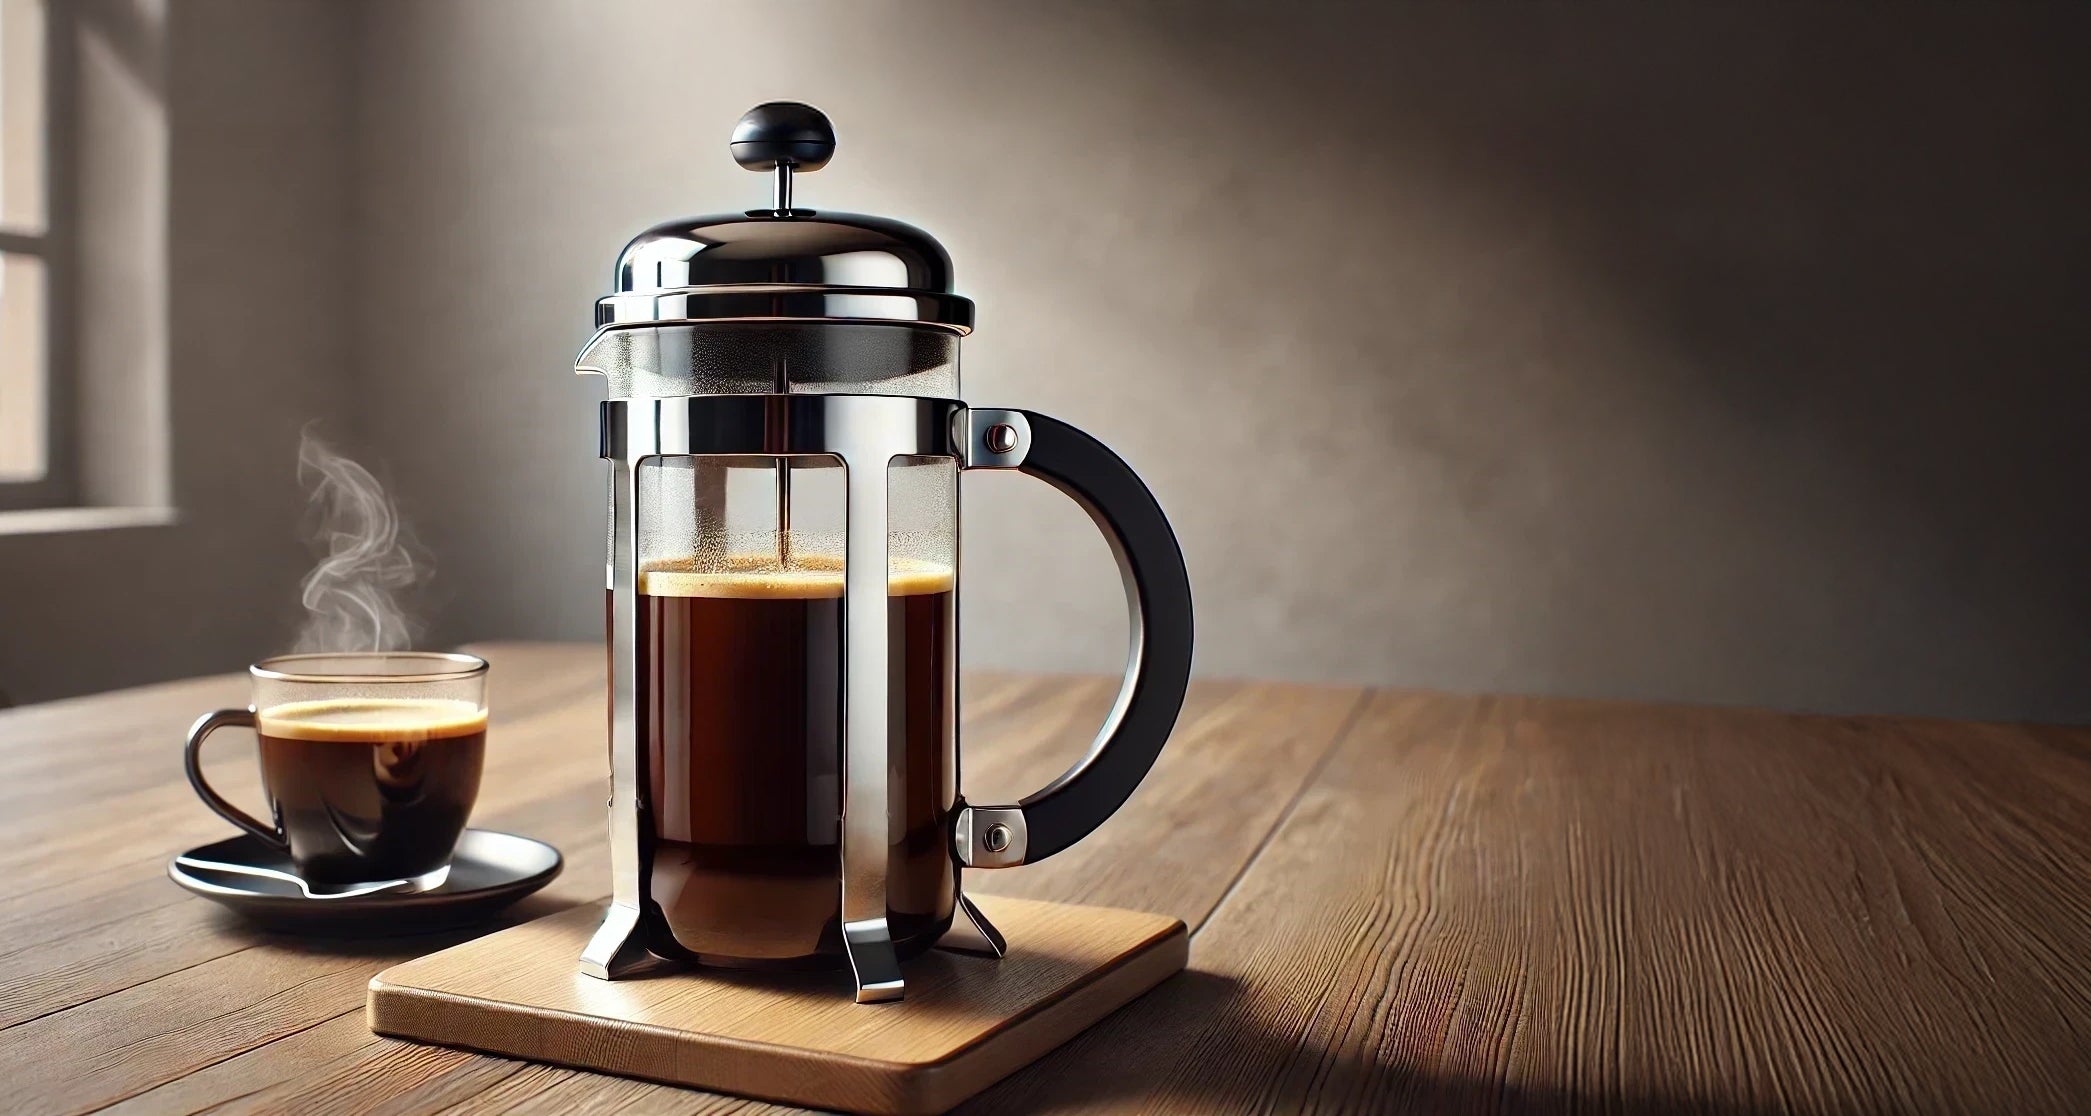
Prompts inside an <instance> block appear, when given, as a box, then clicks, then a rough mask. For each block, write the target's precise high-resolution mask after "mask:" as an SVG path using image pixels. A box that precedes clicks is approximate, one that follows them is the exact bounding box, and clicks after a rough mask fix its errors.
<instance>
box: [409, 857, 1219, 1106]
mask: <svg viewBox="0 0 2091 1116" xmlns="http://www.w3.org/2000/svg"><path fill="white" fill-rule="evenodd" d="M972 898H973V899H974V900H975V902H977V903H978V904H979V905H980V907H981V909H982V910H983V911H985V912H986V913H987V916H988V918H989V919H990V920H991V921H993V922H994V924H995V925H996V926H997V927H999V928H1000V929H1001V931H1002V933H1003V934H1004V936H1005V937H1007V939H1008V941H1009V953H1008V955H1007V956H1006V957H1003V958H1001V959H1000V960H995V959H992V958H985V957H976V956H971V955H967V954H959V953H949V952H944V951H937V950H933V951H931V952H930V953H928V954H925V955H923V956H922V957H919V958H916V959H915V960H913V961H910V962H908V963H907V964H906V966H904V969H905V973H906V976H907V982H908V988H907V998H906V999H905V1000H903V1001H901V1002H899V1003H893V1004H858V1003H856V1002H854V1000H853V999H852V997H851V995H850V987H849V983H848V980H847V977H846V976H845V975H844V974H840V973H809V974H788V975H776V974H754V973H735V972H728V971H724V970H717V969H709V970H697V969H665V970H663V971H662V972H660V973H658V974H656V975H648V976H642V977H638V978H635V979H631V980H623V981H614V982H612V981H601V980H596V979H593V978H590V977H585V976H582V975H581V974H580V973H579V972H578V971H577V970H576V967H575V962H576V959H577V958H579V956H580V953H581V947H582V946H583V945H584V944H586V942H587V940H588V936H589V933H590V932H591V931H593V930H594V929H595V927H596V924H597V922H599V921H600V920H601V918H602V911H603V908H602V905H601V904H590V905H587V906H584V907H579V908H575V909H572V910H568V911H564V912H562V913H560V914H556V915H551V916H548V917H545V918H541V919H538V920H536V921H534V922H528V923H524V924H523V925H520V926H515V927H511V928H509V929H507V930H503V931H501V932H499V933H495V934H489V935H487V936H486V937H483V938H479V939H476V940H474V941H470V942H466V943H464V944H463V945H459V946H453V947H452V948H450V949H446V950H443V951H442V952H440V953H433V954H430V955H428V956H426V957H422V958H418V959H416V960H413V961H408V962H406V963H405V964H402V965H395V966H393V967H392V968H390V969H387V970H385V971H384V972H382V973H379V974H378V975H377V976H376V977H374V978H372V979H371V982H370V996H369V1001H368V1013H369V1019H370V1029H371V1030H373V1031H376V1032H378V1033H379V1034H385V1035H392V1036H395V1037H398V1038H404V1039H412V1040H415V1041H418V1042H429V1043H438V1044H441V1045H444V1046H457V1047H465V1048H468V1049H472V1050H482V1051H486V1052H488V1053H491V1054H502V1055H507V1056H509V1057H514V1058H525V1059H529V1060H531V1061H538V1062H553V1063H557V1064H559V1065H565V1066H574V1067H578V1068H581V1069H590V1070H598V1071H601V1072H604V1073H614V1074H620V1075H624V1076H628V1077H641V1078H647V1079H649V1080H653V1081H665V1082H669V1083H671V1084H678V1085H689V1086H694V1087H696V1088H701V1089H711V1090H715V1091H718V1092H726V1093H737V1094H740V1095H742V1096H750V1097H760V1098H763V1099H766V1100H776V1101H785V1102H789V1103H792V1104H801V1105H808V1106H812V1107H817V1108H836V1109H846V1110H850V1111H859V1112H874V1113H895V1114H908V1113H919V1112H942V1111H944V1110H945V1109H948V1108H950V1107H952V1106H953V1105H956V1104H958V1103H959V1102H960V1101H963V1100H965V1099H966V1098H967V1097H970V1096H972V1095H973V1094H975V1093H977V1092H979V1091H980V1090H982V1089H985V1088H987V1087H988V1086H989V1085H992V1084H994V1083H995V1082H996V1081H999V1080H1001V1079H1002V1078H1003V1077H1005V1076H1007V1075H1008V1074H1009V1073H1011V1072H1012V1071H1014V1070H1017V1069H1019V1068H1021V1067H1023V1066H1024V1065H1026V1064H1028V1063H1030V1062H1031V1061H1033V1060H1034V1059H1036V1058H1038V1057H1039V1056H1040V1055H1042V1054H1044V1053H1046V1052H1047V1051H1049V1050H1051V1049H1053V1048H1054V1047H1055V1046H1058V1045H1060V1044H1061V1043H1063V1042H1065V1041H1067V1040H1068V1039H1070V1038H1072V1037H1074V1036H1075V1035H1077V1034H1079V1033H1081V1031H1082V1030H1083V1029H1084V1028H1086V1027H1088V1026H1089V1025H1090V1024H1091V1023H1094V1022H1096V1021H1097V1020H1099V1019H1101V1018H1103V1017H1104V1016H1106V1015H1108V1014H1110V1013H1111V1012H1112V1011H1114V1010H1116V1009H1117V1008H1119V1007H1121V1006H1123V1005H1124V1004H1126V1003H1128V1002H1130V1001H1131V1000H1133V999H1134V998H1135V997H1137V996H1139V995H1140V994H1141V993H1143V992H1145V991H1147V990H1148V989H1150V988H1152V987H1154V986H1155V985H1157V984H1159V983H1161V982H1162V981H1163V980H1166V979H1168V978H1169V977H1170V976H1171V975H1173V974H1175V973H1176V972H1178V971H1179V970H1181V969H1182V968H1183V967H1184V964H1185V962H1186V960H1187V959H1188V957H1189V954H1190V939H1189V937H1188V935H1187V934H1186V933H1185V931H1184V924H1183V923H1182V922H1181V921H1179V920H1177V919H1174V918H1170V917H1167V916H1164V915H1154V914H1144V913H1141V912H1137V911H1123V910H1114V909H1111V908H1106V907H1079V906H1070V905H1067V904H1062V903H1043V902H1037V901H1034V900H1028V899H1006V898H997V897H995V896H973V897H972Z"/></svg>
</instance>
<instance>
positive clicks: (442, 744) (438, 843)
mask: <svg viewBox="0 0 2091 1116" xmlns="http://www.w3.org/2000/svg"><path fill="white" fill-rule="evenodd" d="M256 720H257V728H256V734H257V735H258V736H259V737H260V740H261V771H262V785H263V788H264V790H265V792H266V793H267V795H268V796H269V808H270V810H271V811H272V812H273V813H274V814H275V824H276V828H277V830H278V831H279V832H281V833H282V834H283V835H284V837H285V838H287V839H288V840H289V842H290V852H291V861H292V863H293V864H294V865H295V866H296V867H297V871H298V874H299V875H301V876H303V877H305V878H306V879H308V880H313V881H315V882H329V883H350V882H362V881H368V880H381V879H403V878H407V877H413V876H420V875H423V874H425V873H428V872H432V871H434V870H436V869H437V868H441V867H442V866H443V865H444V864H446V863H448V862H449V860H450V854H451V853H452V852H453V851H454V850H455V849H456V847H457V840H458V837H459V835H460V834H462V833H463V832H464V829H465V819H466V818H467V816H469V815H470V814H471V812H472V803H473V800H474V799H476V798H477V797H478V796H479V776H480V770H481V768H482V766H483V764H484V762H485V757H486V712H485V710H483V709H481V708H479V707H478V705H477V704H476V703H474V702H469V701H449V700H443V699H438V698H336V699H331V700H326V701H301V702H292V703H288V704H283V705H276V706H272V707H270V708H267V709H263V710H261V711H260V713H259V714H258V716H257V718H256Z"/></svg>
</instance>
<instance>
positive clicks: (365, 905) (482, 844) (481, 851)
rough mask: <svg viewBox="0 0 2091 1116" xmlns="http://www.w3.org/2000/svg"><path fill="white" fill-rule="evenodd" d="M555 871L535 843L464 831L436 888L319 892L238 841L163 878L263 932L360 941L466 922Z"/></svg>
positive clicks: (197, 854)
mask: <svg viewBox="0 0 2091 1116" xmlns="http://www.w3.org/2000/svg"><path fill="white" fill-rule="evenodd" d="M561 865H562V862H561V860H560V859H559V850H558V849H555V848H553V847H552V846H550V845H547V844H545V843H544V842H543V841H533V840H531V839H530V838H528V837H517V836H515V835H514V834H511V833H495V832H493V831H492V830H486V829H467V830H465V834H464V836H463V837H460V838H459V839H458V842H457V852H456V854H455V855H453V856H452V857H451V860H450V870H449V874H448V875H447V876H445V877H443V878H442V879H441V881H440V882H433V881H430V880H426V879H424V880H420V881H413V880H396V881H393V882H392V883H390V884H365V885H360V886H357V887H354V888H337V889H331V890H330V889H318V888H314V887H309V886H307V885H306V884H304V883H302V882H301V881H300V880H299V879H298V878H297V876H296V875H294V874H293V873H292V872H291V867H290V858H289V857H287V856H285V855H283V854H282V853H281V852H279V851H277V850H276V849H274V848H271V847H269V846H268V845H266V844H263V843H262V842H261V841H259V840H257V839H256V838H254V837H251V836H248V835H247V834H244V833H243V834H241V835H240V836H238V837H228V838H226V839H225V840H223V841H217V842H214V843H212V844H208V845H204V846H202V847H201V848H195V849H190V850H189V851H188V852H185V853H183V854H181V855H180V856H177V857H175V858H174V859H173V860H170V861H168V862H167V875H168V878H170V879H172V880H173V881H174V882H175V883H178V884H180V885H181V886H183V887H184V888H187V889H188V890H190V891H192V892H195V893H196V894H198V895H201V896H203V897H204V898H205V899H209V900H211V901H212V902H216V903H223V904H224V905H225V906H227V907H229V908H231V909H232V910H234V911H237V912H239V913H240V914H242V915H244V916H246V917H247V918H250V919H253V920H254V921H255V922H258V923H261V924H262V925H264V926H268V927H270V928H271V929H276V930H292V931H297V932H299V933H305V934H329V935H334V936H338V937H348V936H359V937H360V936H364V935H373V934H420V933H426V932H427V931H430V930H440V929H443V928H445V927H450V926H458V925H462V924H464V923H468V922H475V921H477V920H479V919H483V918H486V917H488V916H490V915H492V914H494V913H495V912H496V911H499V910H500V909H501V908H503V907H506V906H508V905H509V904H510V903H513V902H515V901H516V900H518V899H521V898H522V897H523V896H525V895H528V894H530V893H531V892H533V891H536V890H537V889H538V888H541V887H543V886H544V885H546V884H548V883H551V882H552V880H553V879H554V878H555V877H557V876H558V875H559V869H560V867H561ZM431 883H433V886H431Z"/></svg>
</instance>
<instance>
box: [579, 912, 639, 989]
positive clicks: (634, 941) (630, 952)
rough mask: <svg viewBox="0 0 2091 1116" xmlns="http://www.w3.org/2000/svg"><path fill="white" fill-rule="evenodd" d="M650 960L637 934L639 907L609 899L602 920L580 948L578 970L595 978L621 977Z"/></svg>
mask: <svg viewBox="0 0 2091 1116" xmlns="http://www.w3.org/2000/svg"><path fill="white" fill-rule="evenodd" d="M652 960H653V955H652V954H651V953H648V952H647V951H646V946H645V944H644V942H643V941H642V940H641V938H640V935H639V909H638V908H637V907H627V906H624V905H622V904H618V903H612V904H611V905H610V909H609V910H608V911H605V912H604V913H603V924H602V925H601V926H598V927H596V928H595V936H594V937H592V938H590V939H588V948H587V949H584V950H582V951H581V974H582V975H583V976H592V977H594V978H595V979H597V980H622V979H623V978H625V977H627V976H630V975H631V973H632V971H633V970H634V969H638V968H640V967H641V966H644V965H646V964H647V963H648V962H650V961H652Z"/></svg>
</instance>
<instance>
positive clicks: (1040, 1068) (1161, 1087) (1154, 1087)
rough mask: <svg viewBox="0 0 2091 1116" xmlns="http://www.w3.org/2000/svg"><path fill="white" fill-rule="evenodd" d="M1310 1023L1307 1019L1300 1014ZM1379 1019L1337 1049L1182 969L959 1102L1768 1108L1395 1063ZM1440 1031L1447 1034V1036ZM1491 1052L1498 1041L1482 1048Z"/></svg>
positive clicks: (1219, 981) (1015, 1109)
mask: <svg viewBox="0 0 2091 1116" xmlns="http://www.w3.org/2000/svg"><path fill="white" fill-rule="evenodd" d="M1299 1022H1300V1024H1301V1026H1302V1027H1303V1028H1304V1027H1305V1026H1306V1023H1307V1021H1306V1020H1300V1021H1299ZM1383 1037H1384V1036H1383V1033H1382V1032H1381V1031H1380V1029H1378V1028H1374V1029H1373V1033H1372V1034H1369V1035H1368V1034H1356V1035H1354V1036H1353V1038H1354V1045H1356V1046H1358V1047H1361V1048H1362V1049H1356V1050H1348V1051H1329V1050H1326V1049H1322V1048H1320V1047H1319V1046H1318V1045H1316V1040H1315V1039H1312V1038H1309V1037H1307V1036H1304V1035H1299V1034H1295V1033H1279V1032H1276V1031H1274V1030H1272V1029H1271V1028H1270V1026H1269V1025H1268V1022H1267V1021H1263V1020H1258V1019H1256V1018H1255V1017H1254V1016H1253V1015H1252V1014H1251V1013H1250V1011H1249V1010H1248V1004H1247V1001H1246V1000H1245V998H1244V997H1243V996H1242V988H1241V984H1240V982H1238V981H1236V980H1235V979H1233V978H1232V977H1227V976H1221V975H1219V974H1216V973H1201V972H1195V971H1190V972H1184V973H1180V974H1178V975H1177V976H1175V977H1173V978H1171V979H1170V980H1168V981H1167V982H1165V983H1163V984H1162V985H1161V986H1160V987H1158V988H1156V989H1155V990H1154V991H1153V992H1150V993H1148V994H1147V995H1146V996H1145V997H1143V998H1141V999H1140V1000H1139V1001H1137V1002H1135V1003H1133V1004H1129V1005H1127V1006H1126V1007H1124V1008H1121V1009H1120V1010H1119V1011H1117V1012H1116V1013H1114V1014H1113V1015H1111V1016H1109V1017H1107V1018H1106V1019H1104V1020H1103V1021H1102V1022H1101V1023H1098V1024H1097V1025H1096V1026H1094V1027H1092V1028H1090V1029H1089V1030H1088V1031H1087V1032H1086V1033H1084V1034H1082V1035H1080V1036H1078V1037H1076V1038H1075V1039H1073V1040H1071V1041H1070V1042H1068V1043H1067V1044H1066V1045H1064V1046H1062V1047H1060V1048H1059V1049H1058V1050H1055V1051H1053V1052H1052V1053H1049V1054H1047V1055H1046V1056H1045V1057H1043V1058H1041V1059H1039V1060H1038V1061H1037V1062H1036V1063H1034V1064H1032V1065H1031V1066H1030V1067H1028V1068H1026V1069H1023V1070H1020V1071H1018V1072H1017V1073H1015V1074H1012V1075H1010V1077H1009V1078H1008V1079H1006V1080H1004V1081H1003V1082H1001V1083H1000V1084H999V1085H996V1086H995V1087H994V1088H991V1089H989V1090H988V1091H986V1092H984V1093H982V1094H980V1095H979V1096H978V1097H976V1098H974V1099H973V1100H972V1101H970V1102H968V1103H967V1104H965V1105H964V1106H962V1107H961V1108H960V1109H959V1111H960V1112H963V1113H994V1112H1008V1113H1028V1112H1044V1111H1064V1110H1068V1109H1088V1108H1092V1107H1100V1106H1104V1105H1110V1104H1131V1105H1141V1104H1143V1103H1148V1104H1160V1103H1162V1102H1166V1103H1167V1105H1168V1106H1169V1107H1170V1108H1171V1109H1172V1110H1182V1111H1192V1112H1213V1113H1219V1112H1249V1111H1264V1110H1266V1109H1269V1110H1273V1111H1297V1110H1303V1109H1304V1110H1313V1111H1339V1112H1361V1113H1363V1112H1371V1113H1382V1112H1384V1113H1396V1112H1430V1113H1437V1112H1507V1113H1539V1112H1569V1111H1591V1110H1598V1111H1605V1112H1616V1113H1627V1114H1631V1116H1642V1114H1648V1116H1653V1114H1656V1113H1672V1112H1681V1111H1691V1112H1700V1113H1711V1114H1714V1116H1756V1114H1757V1113H1759V1112H1765V1111H1769V1110H1767V1109H1759V1108H1753V1107H1750V1106H1747V1105H1740V1104H1735V1103H1731V1102H1725V1101H1720V1100H1716V1099H1708V1098H1701V1097H1685V1096H1661V1095H1631V1094H1628V1095H1622V1094H1620V1093H1617V1092H1614V1091H1606V1090H1599V1089H1589V1090H1574V1089H1565V1088H1557V1087H1533V1086H1526V1085H1516V1084H1510V1083H1505V1082H1501V1081H1493V1080H1482V1079H1476V1078H1471V1077H1460V1076H1455V1075H1449V1074H1442V1073H1438V1072H1436V1071H1434V1070H1431V1069H1425V1068H1421V1067H1417V1066H1413V1065H1402V1064H1399V1063H1398V1062H1397V1061H1396V1060H1395V1058H1394V1057H1393V1056H1391V1055H1389V1054H1388V1053H1387V1052H1385V1051H1384V1050H1377V1049H1376V1048H1378V1047H1381V1046H1384V1045H1387V1044H1386V1043H1385V1042H1383V1041H1382V1040H1383ZM1440 1041H1442V1040H1440ZM1473 1053H1474V1055H1475V1056H1477V1057H1482V1058H1487V1057H1492V1056H1494V1055H1495V1052H1494V1051H1481V1050H1476V1051H1474V1052H1473Z"/></svg>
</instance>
